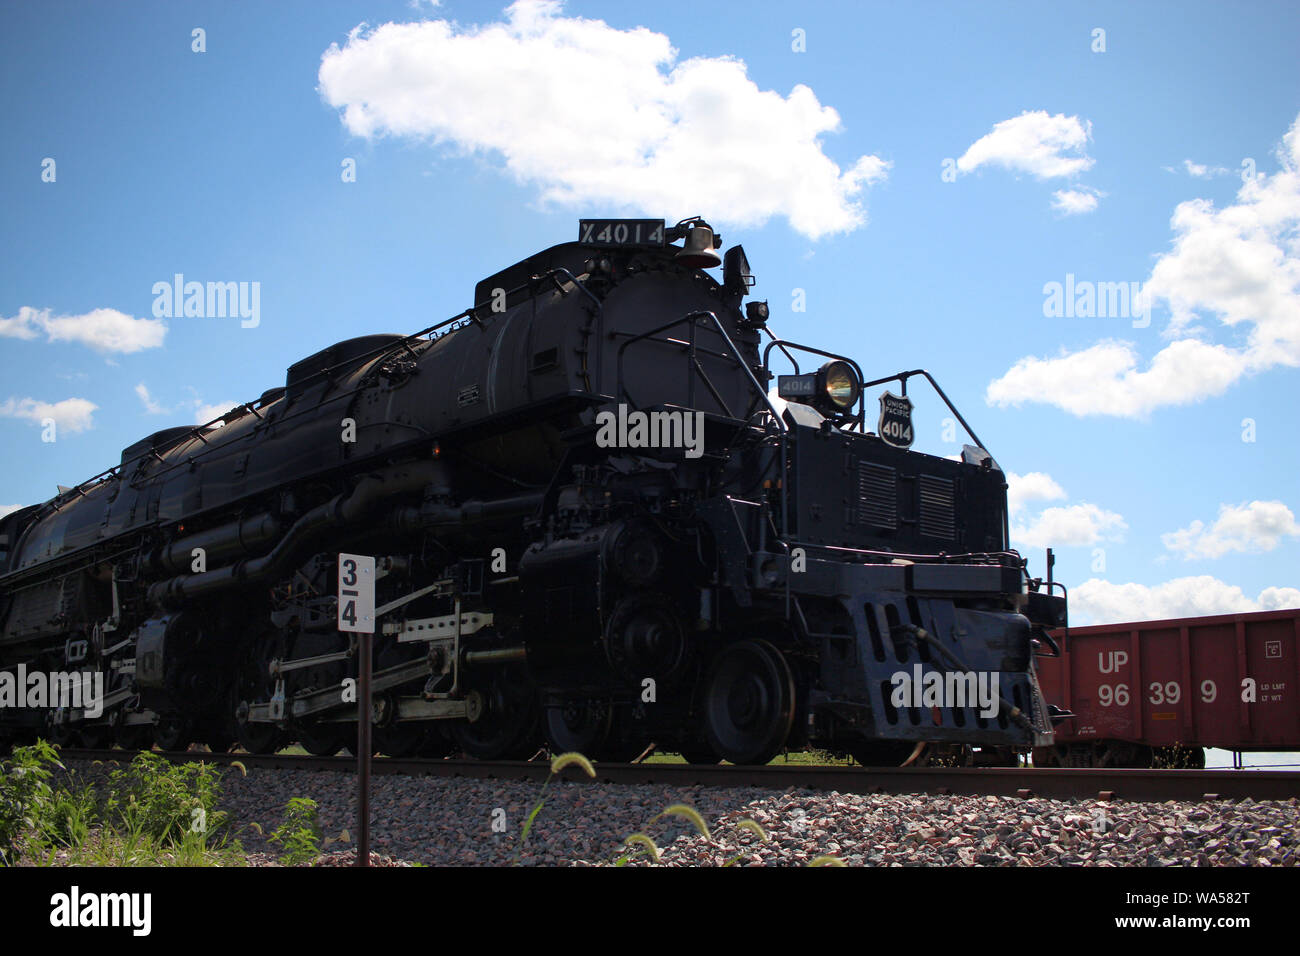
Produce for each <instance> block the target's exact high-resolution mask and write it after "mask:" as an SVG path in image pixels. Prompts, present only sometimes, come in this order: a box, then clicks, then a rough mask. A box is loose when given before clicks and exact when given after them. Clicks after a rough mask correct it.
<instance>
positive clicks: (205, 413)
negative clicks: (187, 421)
mask: <svg viewBox="0 0 1300 956" xmlns="http://www.w3.org/2000/svg"><path fill="white" fill-rule="evenodd" d="M242 404H244V403H243V402H213V403H212V404H211V405H204V404H201V403H199V402H195V403H194V409H195V410H194V424H196V425H206V424H207V423H208V422H210V421H212V419H214V418H216V417H218V416H219V415H224V414H226V412H228V411H230V410H231V409H232V408H234V407H235V406H236V405H242Z"/></svg>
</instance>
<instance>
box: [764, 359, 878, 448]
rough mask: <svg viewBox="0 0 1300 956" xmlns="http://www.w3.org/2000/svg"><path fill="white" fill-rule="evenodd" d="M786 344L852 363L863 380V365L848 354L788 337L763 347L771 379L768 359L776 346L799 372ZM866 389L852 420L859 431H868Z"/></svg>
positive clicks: (861, 395)
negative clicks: (841, 353) (793, 340)
mask: <svg viewBox="0 0 1300 956" xmlns="http://www.w3.org/2000/svg"><path fill="white" fill-rule="evenodd" d="M786 346H789V347H790V348H794V349H798V350H799V351H801V352H811V353H813V354H814V355H820V356H822V357H824V358H828V359H835V360H836V361H839V362H847V363H848V364H849V365H852V366H853V370H854V371H855V372H857V373H858V381H859V382H860V381H862V366H861V365H859V364H858V363H857V362H855V361H854V360H853V359H851V358H849V357H848V356H847V355H840V354H839V353H837V352H827V351H824V350H823V349H818V348H813V347H812V346H811V345H801V344H800V343H798V342H791V341H789V340H788V339H773V340H772V341H771V342H768V343H767V347H766V348H765V349H763V371H764V372H767V373H768V377H769V379H770V378H771V372H768V364H767V361H768V358H769V357H770V356H771V354H772V349H774V348H779V349H780V350H781V351H782V352H784V353H785V357H786V358H788V359H789V360H790V364H791V365H793V366H794V374H796V375H798V374H799V363H798V362H797V361H795V357H794V356H793V355H791V354H790V352H789V350H788V349H787V348H786ZM866 390H867V387H866V386H865V385H863V386H862V388H861V389H860V390H859V391H858V413H857V414H856V415H854V416H853V419H852V421H851V422H850V424H851V425H857V426H858V431H866V417H867V411H866V397H865V396H866Z"/></svg>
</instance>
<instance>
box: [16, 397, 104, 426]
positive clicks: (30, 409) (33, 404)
mask: <svg viewBox="0 0 1300 956" xmlns="http://www.w3.org/2000/svg"><path fill="white" fill-rule="evenodd" d="M97 408H99V406H98V405H96V404H95V403H94V402H89V401H87V400H86V399H84V398H65V399H64V400H63V401H61V402H53V403H51V402H42V401H38V400H37V399H35V398H11V399H9V400H8V401H5V402H0V417H3V418H25V419H27V420H28V421H31V422H35V423H36V424H37V425H40V424H41V423H42V422H43V421H44V420H45V419H47V418H52V419H53V420H54V423H55V425H56V426H57V428H58V430H59V431H66V432H71V433H72V434H74V435H75V434H76V433H77V432H83V431H86V430H87V429H88V428H92V427H93V426H94V421H93V420H92V418H91V415H92V413H93V412H94V411H95V410H96V409H97Z"/></svg>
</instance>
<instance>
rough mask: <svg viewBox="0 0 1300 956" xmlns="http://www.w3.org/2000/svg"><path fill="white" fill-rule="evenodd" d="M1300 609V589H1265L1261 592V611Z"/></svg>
mask: <svg viewBox="0 0 1300 956" xmlns="http://www.w3.org/2000/svg"><path fill="white" fill-rule="evenodd" d="M1292 607H1300V588H1264V590H1262V591H1260V592H1259V609H1260V610H1261V611H1281V610H1284V609H1286V608H1292Z"/></svg>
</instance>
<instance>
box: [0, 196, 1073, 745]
mask: <svg viewBox="0 0 1300 956" xmlns="http://www.w3.org/2000/svg"><path fill="white" fill-rule="evenodd" d="M720 248H721V242H720V239H719V237H717V236H716V235H715V234H714V231H713V230H712V229H711V228H710V227H709V226H708V225H707V224H706V223H705V222H703V221H702V220H699V219H692V220H686V221H683V222H681V223H678V224H677V225H676V226H671V227H669V226H666V225H665V223H664V222H663V221H660V220H584V221H582V222H581V223H580V226H579V237H578V240H577V241H574V242H566V243H562V244H560V245H557V246H554V247H552V248H550V249H547V250H545V251H543V252H539V253H537V254H535V255H532V256H530V257H528V258H526V259H524V260H523V261H521V262H519V263H516V264H515V265H513V266H510V267H509V268H507V269H504V270H502V271H501V272H498V273H496V274H495V275H492V276H489V277H487V278H485V279H483V280H482V281H480V282H479V283H478V284H477V286H476V288H475V292H474V300H473V301H474V303H475V304H474V306H473V307H472V308H470V309H467V310H466V311H465V312H464V313H462V314H460V315H458V316H455V317H453V318H452V319H449V320H447V321H446V322H443V323H440V324H439V325H436V326H433V327H431V328H428V329H425V330H422V331H421V332H418V333H415V334H412V335H366V336H363V337H360V338H354V339H349V340H347V341H344V342H340V343H338V344H336V345H333V346H331V347H329V348H326V349H324V350H322V351H320V352H317V353H316V354H314V355H311V356H309V357H307V358H305V359H302V360H301V361H299V362H297V363H295V364H293V365H291V366H289V368H288V372H287V375H286V379H285V382H284V385H283V386H282V387H276V388H272V389H270V390H268V391H266V392H264V393H263V394H262V395H261V396H260V397H259V398H257V399H256V400H255V401H252V402H248V403H247V404H244V405H241V406H238V407H236V408H232V409H230V410H229V411H228V412H227V413H226V414H225V415H223V416H222V417H221V418H220V419H218V420H216V421H214V422H210V423H208V424H206V425H203V426H198V427H190V426H184V427H179V428H169V429H165V430H163V431H160V432H157V433H155V434H153V435H150V436H149V437H148V438H145V439H143V440H141V441H139V442H136V443H135V444H133V445H131V446H129V447H128V448H126V449H124V450H123V452H122V455H121V460H120V462H119V463H118V464H116V465H114V466H113V467H112V468H110V469H108V470H107V471H104V472H103V473H101V474H99V475H97V476H96V477H94V478H92V479H90V480H89V481H87V482H84V483H82V484H80V485H77V486H76V487H75V488H72V489H69V490H67V491H64V492H62V493H60V494H59V496H58V497H56V498H54V499H52V500H50V501H47V502H44V503H42V504H39V505H34V506H31V507H28V508H24V509H22V510H20V511H17V512H15V513H13V514H11V515H9V516H7V517H6V518H4V519H3V520H2V521H0V676H3V675H9V676H10V679H11V682H12V681H13V680H14V679H15V677H16V675H17V674H18V672H19V669H20V668H21V669H22V670H23V672H24V673H35V672H42V673H48V674H56V673H59V674H64V675H66V674H73V675H80V676H82V677H84V678H90V677H94V679H95V681H96V682H97V683H96V685H95V686H101V687H102V693H100V695H99V698H98V699H97V701H95V706H87V705H86V703H85V702H84V701H83V702H81V703H80V704H78V703H77V702H72V703H69V702H67V701H49V702H46V703H44V704H41V703H40V702H36V703H33V702H32V701H31V700H30V699H27V700H25V701H19V702H17V703H16V704H15V705H13V706H4V707H0V736H4V737H7V738H9V739H21V738H26V737H30V736H33V735H36V734H41V735H45V736H48V737H54V738H55V739H60V740H76V741H78V742H80V743H83V744H88V745H104V744H107V743H108V742H110V741H116V742H117V743H119V744H121V745H122V746H125V747H129V748H138V747H145V746H149V745H151V744H153V743H157V744H158V745H159V746H161V747H163V748H165V749H176V748H183V747H184V746H185V745H187V744H189V743H191V742H200V743H206V744H209V745H210V746H212V747H213V748H214V749H219V750H225V749H227V748H228V747H230V746H231V745H232V744H234V743H236V742H237V743H238V744H239V745H240V746H242V747H244V748H245V749H247V750H248V751H250V752H266V751H270V750H273V749H275V748H277V747H280V746H282V745H283V744H284V743H286V742H288V741H291V740H297V741H300V742H301V743H302V744H303V746H305V747H306V748H307V749H308V750H309V751H311V752H313V753H332V752H334V751H336V750H338V749H339V748H340V747H341V746H344V745H345V744H347V743H348V742H349V741H351V740H354V739H355V729H354V727H355V724H354V721H355V719H356V716H357V713H358V710H357V708H358V706H362V705H364V704H365V702H361V704H359V703H358V701H357V700H356V694H355V677H356V675H357V672H358V664H359V661H358V656H357V655H358V647H359V645H358V642H357V641H356V639H355V637H354V636H351V635H348V634H344V633H341V632H340V631H339V630H338V629H337V627H336V624H337V620H336V615H337V614H338V613H339V608H338V604H337V598H336V596H335V582H336V579H337V572H338V568H337V561H338V554H339V552H341V551H344V552H353V553H362V554H373V555H375V556H376V559H377V561H376V579H377V590H378V597H377V601H378V603H379V604H381V605H384V611H385V613H384V614H383V615H382V617H381V618H380V620H379V626H378V630H377V633H376V634H375V638H374V649H373V655H374V656H373V661H372V665H373V672H374V678H373V684H372V690H373V696H372V700H371V701H369V706H371V708H372V716H373V719H374V721H375V727H376V730H375V738H376V746H377V749H379V750H381V751H383V752H386V753H389V754H394V755H406V754H412V753H417V752H418V753H424V754H430V755H437V754H446V753H449V752H453V751H458V752H463V753H466V754H468V755H471V756H475V757H479V758H483V759H500V758H517V757H527V756H529V755H531V754H533V753H535V752H536V751H537V750H538V748H539V746H541V745H543V744H545V745H548V746H549V747H550V748H552V749H553V750H556V751H559V750H564V751H568V750H578V751H582V752H584V753H587V754H588V755H591V756H595V757H597V758H607V759H617V758H628V757H631V756H634V755H635V754H637V753H639V752H641V751H643V750H644V749H645V748H647V747H648V746H649V745H650V744H651V743H654V744H656V745H657V746H658V747H659V748H660V749H664V750H668V751H673V752H680V753H682V754H683V755H685V756H686V757H687V759H690V760H693V761H718V760H728V761H731V762H733V763H762V762H766V761H768V760H770V759H771V758H772V757H773V756H774V755H776V754H778V753H780V752H781V751H782V750H784V749H797V748H801V747H806V746H817V747H820V748H825V749H829V750H834V751H837V752H843V753H851V754H853V755H855V756H856V757H858V758H859V759H860V760H862V761H863V762H866V763H880V762H897V761H898V760H899V759H900V758H901V757H903V756H906V755H907V754H908V753H909V752H912V751H915V750H916V749H917V745H918V744H922V743H927V742H928V743H932V744H934V745H939V744H942V745H944V746H947V747H954V746H955V747H960V748H966V749H968V750H969V749H971V748H978V749H985V750H994V749H997V748H1001V749H1003V750H1012V749H1016V750H1027V749H1029V748H1031V747H1033V746H1043V745H1047V744H1050V742H1051V720H1050V717H1049V715H1048V712H1047V707H1046V705H1045V704H1044V702H1043V699H1042V695H1041V693H1040V692H1039V689H1038V685H1037V681H1036V678H1035V671H1034V648H1035V646H1036V645H1037V644H1038V643H1039V642H1040V641H1043V640H1045V639H1047V638H1046V632H1047V629H1048V628H1052V627H1057V626H1060V625H1062V624H1064V622H1065V605H1064V599H1063V598H1062V597H1060V596H1058V595H1056V594H1055V593H1053V591H1052V588H1051V587H1050V586H1048V587H1044V586H1043V584H1042V582H1040V581H1039V580H1037V579H1033V578H1030V577H1029V574H1028V572H1027V570H1026V563H1025V561H1024V560H1023V559H1022V558H1021V556H1020V555H1019V554H1017V553H1016V552H1014V551H1012V550H1011V549H1010V548H1009V547H1008V540H1007V511H1006V481H1005V476H1004V474H1003V472H1002V471H1001V469H1000V468H999V467H998V465H997V463H996V462H995V461H994V459H993V458H992V456H991V455H990V454H989V453H988V451H987V450H986V449H985V448H984V447H983V445H982V443H981V442H979V440H978V438H976V437H975V436H974V434H973V432H970V429H969V428H967V431H968V432H970V437H971V442H972V443H971V444H968V445H966V446H965V447H964V449H963V451H962V453H961V456H960V460H951V459H948V458H944V457H937V456H932V455H927V454H922V453H920V452H917V451H913V450H912V449H911V447H910V446H911V444H912V440H911V417H910V415H911V408H912V404H911V398H910V397H909V396H908V394H907V387H908V383H909V382H927V383H929V384H930V385H932V386H933V390H934V393H935V394H936V395H937V396H938V398H939V399H940V400H942V401H943V402H944V403H946V404H947V405H948V407H949V408H950V409H951V410H952V413H953V415H954V416H956V418H957V420H958V421H961V422H962V424H963V426H965V421H964V419H962V418H961V416H960V414H959V413H958V412H957V410H956V409H955V408H954V407H953V406H952V405H951V403H950V402H948V399H947V397H946V396H945V395H944V394H943V392H942V391H941V390H940V389H939V387H938V385H937V384H936V383H935V382H934V380H933V379H932V378H931V377H930V376H929V374H928V373H926V372H924V371H921V370H916V371H908V372H902V373H898V374H896V375H892V376H889V377H887V378H883V379H878V380H876V381H864V376H863V375H862V372H861V369H860V368H859V366H858V365H857V363H856V362H854V361H853V360H852V359H851V358H849V357H847V356H841V355H835V354H831V353H829V352H826V351H824V350H821V349H818V348H815V347H812V346H808V345H802V344H798V343H795V342H791V341H784V340H780V339H777V338H775V336H774V334H773V333H772V332H771V331H770V330H769V329H768V327H767V326H768V322H767V320H768V310H767V306H766V303H763V302H757V301H753V300H751V301H748V302H746V301H745V299H746V296H747V295H748V293H749V289H750V287H751V286H752V285H753V283H754V277H753V275H752V274H751V271H750V267H749V264H748V262H747V260H746V257H745V254H744V251H743V249H742V248H741V247H740V246H735V247H733V248H731V249H729V250H727V252H726V255H725V258H724V257H722V256H719V254H718V252H717V251H716V250H718V249H720ZM719 266H721V268H722V278H721V281H718V280H717V279H715V278H714V277H713V276H712V275H710V274H709V271H708V270H710V269H715V268H717V267H719ZM773 361H780V362H781V363H783V364H782V366H781V367H782V368H788V370H789V374H781V375H776V374H774V372H773V368H772V363H773ZM881 385H890V386H891V387H897V388H899V390H900V394H898V395H895V394H893V393H892V392H889V391H886V392H885V393H884V394H883V395H881V396H880V401H881V416H880V419H879V422H878V424H876V428H875V431H872V430H870V429H869V428H868V422H867V418H866V394H867V390H868V389H871V388H875V387H877V386H881Z"/></svg>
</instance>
